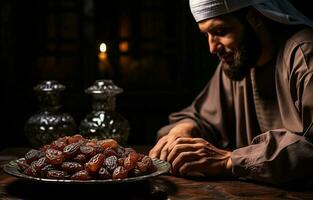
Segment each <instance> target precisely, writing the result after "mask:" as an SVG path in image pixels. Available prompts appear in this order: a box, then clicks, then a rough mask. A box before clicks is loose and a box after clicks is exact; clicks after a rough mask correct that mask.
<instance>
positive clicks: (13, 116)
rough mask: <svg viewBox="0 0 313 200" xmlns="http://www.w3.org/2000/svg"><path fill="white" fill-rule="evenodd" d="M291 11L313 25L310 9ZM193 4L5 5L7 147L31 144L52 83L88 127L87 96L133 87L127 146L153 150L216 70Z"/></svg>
mask: <svg viewBox="0 0 313 200" xmlns="http://www.w3.org/2000/svg"><path fill="white" fill-rule="evenodd" d="M292 3H294V4H295V6H296V7H297V8H298V9H299V10H301V11H302V12H304V13H305V14H306V15H307V16H308V17H310V18H312V16H313V14H312V13H311V12H310V11H309V8H308V7H307V6H306V5H305V4H304V3H305V1H299V0H298V1H294V0H293V1H292ZM188 6H189V2H188V1H187V0H170V1H169V0H132V1H130V0H114V1H109V0H59V1H58V0H45V1H42V0H28V1H17V0H16V1H14V0H1V1H0V9H1V12H0V14H1V19H0V20H1V21H0V31H1V39H0V44H1V51H0V56H1V60H0V66H1V68H0V70H1V111H2V112H1V115H2V116H1V118H2V119H1V125H0V128H1V130H0V134H1V135H0V147H1V148H5V147H11V146H28V145H29V143H28V141H27V139H26V137H25V135H24V130H23V127H24V124H25V122H26V120H27V119H28V118H29V117H30V116H31V115H32V114H33V113H35V112H36V111H37V109H38V107H37V106H38V102H37V99H36V94H35V93H34V91H33V87H34V86H35V85H37V84H39V83H41V82H42V81H43V80H57V81H59V82H60V83H61V84H63V85H65V86H66V90H65V91H64V92H63V93H62V99H61V103H62V105H63V107H62V110H63V111H65V112H68V113H70V114H71V115H72V116H73V117H74V119H75V121H76V123H77V124H79V123H80V121H81V120H82V119H83V118H84V117H85V116H86V114H87V113H89V112H91V110H92V107H91V97H90V96H89V95H87V94H86V93H84V90H85V89H86V88H87V87H89V86H90V85H92V84H93V83H94V81H95V80H98V79H112V80H113V82H114V83H115V84H116V85H118V86H119V87H121V88H123V89H124V92H123V93H122V94H119V95H118V96H117V98H116V111H117V112H119V113H120V114H122V115H123V116H124V117H125V118H126V119H127V120H128V121H129V123H130V127H131V129H130V135H129V139H128V144H131V145H134V144H153V143H154V142H155V137H156V132H157V130H158V129H159V128H160V127H161V126H163V125H165V124H167V122H168V115H169V114H170V113H171V112H175V111H179V110H180V109H182V108H184V107H185V106H188V105H189V104H190V103H191V101H192V100H193V98H194V97H195V96H196V95H197V94H198V93H199V92H200V91H201V89H202V88H203V87H204V85H205V83H206V82H207V80H209V78H210V77H211V75H212V73H213V71H214V69H215V66H216V63H217V60H216V58H215V57H212V56H211V55H210V54H209V52H208V50H207V49H208V46H207V44H206V39H205V37H204V36H203V35H202V34H201V33H200V32H199V30H198V27H197V24H196V23H195V22H194V19H193V17H192V15H191V13H190V10H189V7H188ZM101 44H102V47H103V48H101V49H100V46H101ZM104 47H105V48H104ZM101 51H102V52H101Z"/></svg>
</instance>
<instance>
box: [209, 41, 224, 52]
mask: <svg viewBox="0 0 313 200" xmlns="http://www.w3.org/2000/svg"><path fill="white" fill-rule="evenodd" d="M208 42H209V47H210V52H211V54H217V53H218V52H219V51H221V50H222V48H223V45H222V44H221V43H220V42H219V41H218V39H217V38H215V37H211V38H209V41H208Z"/></svg>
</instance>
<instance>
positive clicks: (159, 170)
mask: <svg viewBox="0 0 313 200" xmlns="http://www.w3.org/2000/svg"><path fill="white" fill-rule="evenodd" d="M152 161H153V164H154V166H155V167H156V171H155V172H153V173H151V174H147V175H143V176H137V177H130V178H124V179H106V180H100V179H93V180H70V179H48V178H38V177H33V176H28V175H26V174H23V173H22V172H21V171H20V169H19V167H18V165H17V163H16V160H13V161H11V162H9V163H8V164H5V165H4V167H3V170H4V171H5V172H6V173H7V174H9V175H12V176H15V177H18V178H23V179H27V180H33V181H39V182H50V183H52V182H53V183H80V184H81V183H87V184H93V183H96V184H99V183H104V184H113V183H127V182H134V181H141V180H145V179H148V178H152V177H156V176H159V175H161V174H165V173H167V172H168V171H169V170H170V164H169V163H168V162H166V161H163V160H159V159H152Z"/></svg>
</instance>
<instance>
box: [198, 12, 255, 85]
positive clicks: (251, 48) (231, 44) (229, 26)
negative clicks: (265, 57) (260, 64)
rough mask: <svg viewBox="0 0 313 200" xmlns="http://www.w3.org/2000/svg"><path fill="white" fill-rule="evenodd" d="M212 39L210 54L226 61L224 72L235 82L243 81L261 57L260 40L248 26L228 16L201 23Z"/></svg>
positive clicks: (200, 26) (208, 36) (203, 29)
mask: <svg viewBox="0 0 313 200" xmlns="http://www.w3.org/2000/svg"><path fill="white" fill-rule="evenodd" d="M199 28H200V30H201V32H203V33H204V34H205V35H206V36H207V39H208V43H209V47H210V52H211V53H212V54H216V55H217V56H218V57H219V59H220V60H221V62H222V67H223V71H224V72H225V74H226V75H227V76H228V77H229V78H230V79H232V80H242V79H243V78H244V77H245V76H246V74H247V73H248V72H249V69H250V68H251V67H252V66H254V65H255V63H256V61H257V59H258V57H259V55H260V51H261V50H260V49H261V48H260V40H259V39H258V37H257V36H256V33H255V32H254V31H253V29H252V27H251V26H250V25H249V24H248V23H242V22H240V21H239V20H238V19H237V18H236V17H234V16H231V15H228V16H224V17H221V18H213V19H208V20H205V21H202V22H199Z"/></svg>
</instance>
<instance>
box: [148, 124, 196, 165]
mask: <svg viewBox="0 0 313 200" xmlns="http://www.w3.org/2000/svg"><path fill="white" fill-rule="evenodd" d="M195 130H196V127H195V125H194V124H192V123H188V122H185V123H181V124H178V125H176V126H175V127H173V128H172V129H171V130H170V132H169V133H168V134H167V135H165V136H163V137H162V138H161V139H159V141H158V142H157V144H156V145H155V146H154V147H153V148H152V149H151V150H150V152H149V156H150V157H151V158H159V159H161V160H166V159H167V156H168V151H169V150H168V148H169V146H170V145H171V144H172V143H173V142H175V141H176V139H178V138H185V137H186V138H191V137H192V135H193V134H194V132H195Z"/></svg>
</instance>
